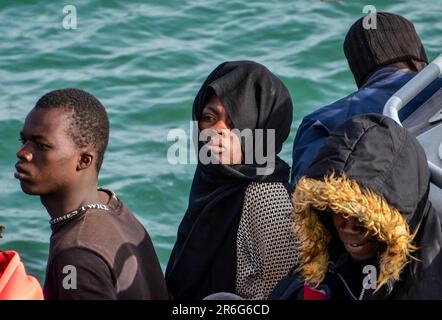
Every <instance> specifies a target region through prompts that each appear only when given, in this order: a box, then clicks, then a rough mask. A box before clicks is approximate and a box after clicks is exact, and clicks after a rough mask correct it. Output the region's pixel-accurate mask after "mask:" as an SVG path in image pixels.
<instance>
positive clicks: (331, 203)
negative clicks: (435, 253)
mask: <svg viewBox="0 0 442 320" xmlns="http://www.w3.org/2000/svg"><path fill="white" fill-rule="evenodd" d="M292 201H293V206H294V209H293V212H292V216H293V219H294V223H293V232H295V233H296V234H297V235H298V236H299V238H300V240H301V248H300V251H301V261H302V262H301V265H300V267H299V268H298V271H299V272H300V273H301V274H302V275H303V277H304V279H305V280H306V282H307V283H309V284H311V285H314V286H316V285H319V284H320V283H321V282H322V281H323V280H324V277H325V274H326V272H327V270H328V268H329V264H330V261H329V257H328V253H327V248H328V245H329V243H330V240H331V235H330V233H329V232H328V230H327V229H326V227H325V226H324V225H323V224H322V223H321V222H320V219H319V217H318V215H320V214H330V213H328V212H327V211H328V210H331V211H332V212H336V213H340V214H342V215H344V217H346V218H349V217H354V218H357V219H358V220H359V222H360V223H361V225H362V226H363V227H365V228H366V230H368V231H369V232H370V233H371V234H372V235H374V236H375V237H376V238H377V239H378V240H379V241H380V242H381V243H383V244H385V251H383V252H382V253H381V254H380V257H379V258H380V260H379V267H380V274H379V277H378V282H377V289H376V290H378V289H380V288H381V287H382V286H383V285H384V284H386V283H387V282H388V281H397V280H399V278H400V273H401V271H402V270H403V268H404V266H405V265H406V264H407V263H409V262H410V260H411V259H413V257H412V255H411V254H412V252H413V251H415V250H416V247H415V246H414V245H413V238H414V234H411V233H410V229H409V226H408V224H407V222H406V221H405V219H404V217H403V216H402V215H401V214H400V213H399V211H398V210H396V209H395V208H392V207H391V206H389V204H388V203H387V201H386V200H385V199H384V198H383V197H382V196H380V195H378V194H375V193H374V192H372V191H371V190H369V189H367V188H361V187H360V186H359V184H358V183H357V182H356V181H354V180H350V179H348V178H347V177H346V176H339V177H337V176H335V175H334V174H331V175H329V176H327V177H325V178H324V180H316V179H309V178H305V177H304V178H301V180H300V181H299V182H298V183H297V185H296V190H295V193H294V194H293V198H292Z"/></svg>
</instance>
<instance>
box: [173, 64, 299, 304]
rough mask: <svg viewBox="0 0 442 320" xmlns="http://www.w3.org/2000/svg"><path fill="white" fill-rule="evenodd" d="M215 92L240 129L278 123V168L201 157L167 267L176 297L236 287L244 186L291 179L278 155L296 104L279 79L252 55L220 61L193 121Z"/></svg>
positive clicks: (196, 103) (198, 101) (196, 296)
mask: <svg viewBox="0 0 442 320" xmlns="http://www.w3.org/2000/svg"><path fill="white" fill-rule="evenodd" d="M213 94H216V95H217V96H218V97H219V98H220V100H221V102H222V103H223V105H224V107H225V109H226V112H227V114H228V115H229V117H230V119H231V121H232V122H233V125H234V127H235V128H236V129H239V130H243V129H246V128H249V129H251V130H254V129H264V130H265V129H275V146H274V150H275V164H274V168H275V169H274V171H273V173H272V174H269V175H257V171H256V169H257V168H258V167H260V165H258V164H239V165H232V166H226V165H221V164H208V165H203V164H201V163H198V165H197V168H196V172H195V176H194V178H193V183H192V188H191V192H190V198H189V206H188V208H187V211H186V214H185V215H184V218H183V220H182V222H181V224H180V226H179V228H178V238H177V241H176V243H175V246H174V248H173V251H172V254H171V257H170V260H169V263H168V265H167V270H166V281H167V285H168V288H169V292H170V293H171V294H172V296H173V298H175V299H202V298H204V297H206V296H207V295H209V294H211V293H214V292H221V291H225V292H235V278H236V233H237V230H238V226H239V221H240V217H241V212H242V207H243V202H244V194H245V190H246V188H247V186H248V184H249V183H250V182H254V181H256V182H282V183H285V184H286V185H287V183H288V178H289V173H290V168H289V166H288V165H287V163H285V162H284V161H283V160H281V159H280V158H279V157H277V156H276V154H278V153H279V152H280V151H281V148H282V144H283V142H284V141H285V140H286V139H287V137H288V135H289V132H290V126H291V122H292V108H293V107H292V101H291V99H290V95H289V92H288V90H287V88H286V87H285V86H284V84H283V83H282V82H281V80H279V79H278V78H277V77H276V76H275V75H274V74H272V73H271V72H270V71H269V70H268V69H267V68H265V67H264V66H262V65H260V64H258V63H255V62H252V61H233V62H225V63H222V64H221V65H219V66H218V67H217V68H216V69H215V70H213V71H212V73H211V74H210V75H209V76H208V77H207V79H206V81H205V82H204V83H203V85H202V87H201V89H200V90H199V92H198V94H197V96H196V98H195V101H194V104H193V119H194V120H195V121H198V120H200V117H201V114H202V111H203V108H204V106H205V104H206V102H207V100H208V99H209V98H210V97H211V95H213ZM264 141H267V140H264ZM200 148H201V144H199V146H198V149H200ZM243 151H244V150H243Z"/></svg>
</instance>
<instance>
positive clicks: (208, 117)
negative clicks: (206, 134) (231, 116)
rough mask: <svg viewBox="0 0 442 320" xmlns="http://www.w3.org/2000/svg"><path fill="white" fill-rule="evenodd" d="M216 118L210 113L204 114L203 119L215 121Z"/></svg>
mask: <svg viewBox="0 0 442 320" xmlns="http://www.w3.org/2000/svg"><path fill="white" fill-rule="evenodd" d="M214 119H215V118H214V117H212V116H209V115H206V116H203V121H205V122H211V121H213V120H214Z"/></svg>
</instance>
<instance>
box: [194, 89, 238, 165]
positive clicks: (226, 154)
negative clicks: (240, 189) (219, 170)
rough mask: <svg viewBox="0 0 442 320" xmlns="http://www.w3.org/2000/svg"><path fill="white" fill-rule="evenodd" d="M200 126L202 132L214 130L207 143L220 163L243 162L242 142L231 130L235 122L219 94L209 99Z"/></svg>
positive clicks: (232, 163) (199, 122)
mask: <svg viewBox="0 0 442 320" xmlns="http://www.w3.org/2000/svg"><path fill="white" fill-rule="evenodd" d="M198 128H199V130H200V132H201V131H203V130H213V132H212V134H211V135H210V136H209V138H208V140H207V141H206V143H207V146H208V149H209V150H210V152H211V155H212V156H214V157H216V158H217V159H218V161H219V163H220V164H225V165H234V164H240V163H242V158H243V153H242V150H241V143H240V141H239V138H238V136H237V135H235V134H234V133H233V132H232V131H231V130H232V129H233V123H232V121H231V120H230V117H229V115H228V114H227V112H226V109H225V108H224V105H223V103H222V102H221V100H220V98H219V97H218V96H216V95H213V96H212V97H211V98H210V99H209V100H208V101H207V103H206V105H205V106H204V108H203V112H202V115H201V119H200V120H199V121H198Z"/></svg>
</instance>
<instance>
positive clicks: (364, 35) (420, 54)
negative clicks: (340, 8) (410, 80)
mask: <svg viewBox="0 0 442 320" xmlns="http://www.w3.org/2000/svg"><path fill="white" fill-rule="evenodd" d="M364 19H370V17H367V16H366V17H363V18H360V19H359V20H358V21H356V22H355V23H354V24H353V25H352V26H351V28H350V30H349V31H348V33H347V35H346V37H345V40H344V53H345V56H346V58H347V60H348V64H349V66H350V69H351V71H352V72H353V75H354V78H355V80H356V84H357V85H358V88H360V87H361V86H362V84H363V81H364V80H365V79H366V78H367V77H368V76H369V75H370V74H371V73H372V72H374V71H375V70H376V69H378V68H380V67H382V66H386V65H389V64H392V63H396V62H406V61H409V60H411V59H415V60H417V61H422V62H426V63H428V58H427V55H426V53H425V49H424V46H423V45H422V42H421V40H420V39H419V36H418V35H417V33H416V30H415V29H414V26H413V24H412V23H411V22H410V21H408V20H407V19H405V18H404V17H401V16H399V15H395V14H392V13H386V12H378V13H376V17H375V18H374V17H372V18H371V19H376V28H368V29H366V28H365V27H364ZM368 22H371V23H373V21H368Z"/></svg>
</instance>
